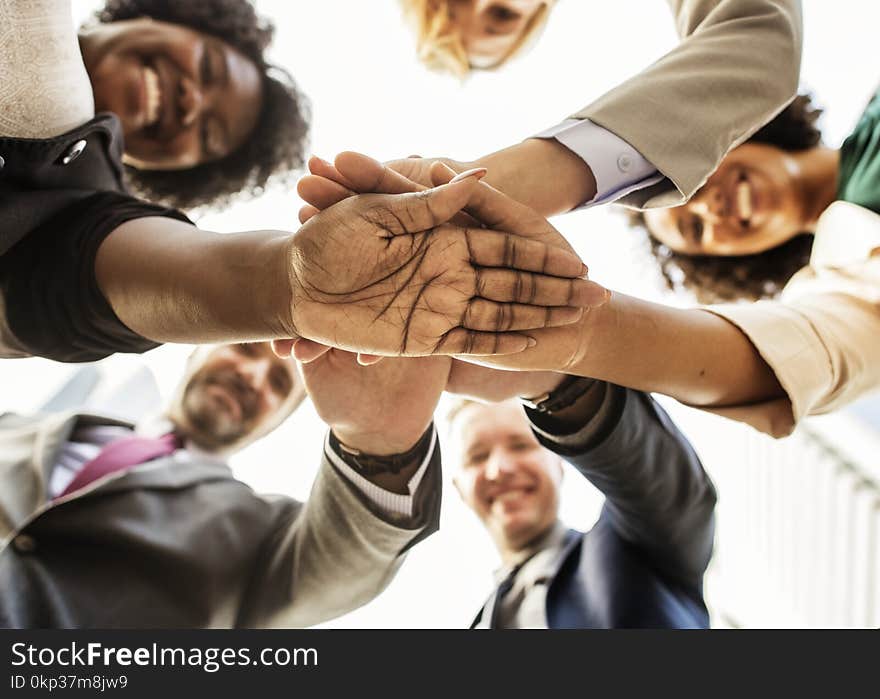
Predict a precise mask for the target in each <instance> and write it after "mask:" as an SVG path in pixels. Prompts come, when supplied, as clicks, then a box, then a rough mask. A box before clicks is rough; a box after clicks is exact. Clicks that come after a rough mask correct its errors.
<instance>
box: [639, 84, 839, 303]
mask: <svg viewBox="0 0 880 699" xmlns="http://www.w3.org/2000/svg"><path fill="white" fill-rule="evenodd" d="M821 113H822V110H821V109H818V108H817V107H816V106H815V105H814V104H813V101H812V98H811V97H810V96H809V95H799V96H798V97H796V98H795V99H794V101H793V102H792V103H791V104H790V105H789V106H788V107H786V108H785V109H783V110H782V112H780V113H779V115H778V116H777V117H776V118H775V119H773V121H771V122H770V123H769V124H767V125H766V126H764V127H763V128H762V129H760V130H759V131H757V132H756V133H755V134H754V135H753V136H752V137H751V138H750V139H749V140H748V141H747V143H748V144H763V145H764V146H767V147H769V149H768V148H763V149H758V150H757V151H754V150H750V149H748V148H746V151H747V153H757V156H756V157H757V158H759V159H760V158H761V156H764V157H765V158H770V159H771V161H772V159H773V158H774V157H775V155H777V154H778V155H779V156H780V157H781V155H782V153H792V154H800V155H801V156H806V157H810V155H811V154H814V155H818V156H819V157H823V156H827V155H828V153H829V151H828V150H827V149H823V148H821V147H820V141H821V137H822V134H821V132H820V130H819V129H818V127H817V126H816V121H817V120H818V118H819V116H820V115H821ZM741 152H742V151H741ZM734 157H735V156H734ZM757 162H758V163H760V162H761V160H757ZM724 167H725V166H724V164H723V163H722V170H721V171H720V172H721V174H718V173H716V174H714V175H712V177H710V178H709V181H708V182H707V184H706V185H705V187H704V188H703V189H701V190H700V191H699V192H698V193H697V194H696V195H695V196H694V198H693V199H691V201H690V202H689V203H688V204H685V205H684V206H680V207H676V208H673V209H666V210H661V211H652V212H642V211H633V212H631V213H630V221H631V223H632V224H633V225H635V226H638V227H642V228H645V229H646V230H648V231H649V232H653V231H656V235H648V240H649V241H650V246H651V252H652V253H653V255H654V258H655V259H656V260H657V262H658V263H659V264H660V270H661V272H662V274H663V278H664V280H665V281H666V285H667V286H668V287H669V288H670V289H672V290H676V289H684V290H687V291H689V292H691V293H693V294H694V296H695V297H696V298H697V300H698V301H699V302H700V303H719V302H725V301H734V300H737V299H743V300H748V301H755V300H758V299H761V298H773V297H775V296H777V295H778V294H779V293H780V292H781V291H782V288H783V287H784V286H785V284H786V283H787V282H788V280H789V279H791V277H792V276H793V275H794V274H795V272H797V271H798V270H799V269H801V268H802V267H805V266H806V265H807V263H808V262H809V260H810V251H811V250H812V247H813V236H812V234H811V228H812V227H813V226H814V225H815V220H814V219H815V217H816V214H815V213H813V214H809V215H808V216H806V218H807V219H812V223H811V220H803V217H798V218H797V220H789V221H788V225H787V227H786V231H788V236H789V237H788V238H787V239H784V240H782V242H781V243H780V244H778V245H775V246H771V247H767V248H766V249H764V250H760V251H757V250H756V251H751V252H749V253H748V254H737V252H738V250H740V249H743V247H742V246H743V245H745V244H747V243H748V235H749V228H752V229H754V228H755V225H754V223H755V222H756V221H757V222H759V223H760V222H761V220H762V219H763V220H765V221H767V224H773V223H774V222H775V221H776V220H777V219H778V216H775V215H774V216H772V217H770V216H769V213H765V214H764V215H763V217H762V214H761V212H760V211H751V212H749V213H751V214H752V217H751V219H752V220H749V219H746V218H743V217H741V216H739V213H740V212H739V210H738V208H736V207H734V206H733V205H732V204H733V199H734V198H736V197H735V195H736V194H738V193H739V192H740V190H742V189H744V184H743V183H745V185H748V184H749V183H748V179H743V175H744V174H745V173H746V172H747V168H748V164H747V163H746V164H744V165H743V166H742V167H741V168H740V171H739V172H740V174H739V177H738V179H737V181H736V182H735V183H734V189H735V190H736V192H729V194H730V196H729V197H727V198H726V197H725V196H723V195H724V192H723V190H722V189H719V188H718V187H716V183H718V182H722V181H723V169H724ZM745 176H746V178H747V177H748V175H747V174H745ZM832 179H833V173H832ZM764 181H766V180H765V179H763V178H762V179H760V180H757V182H758V183H759V184H760V183H761V182H764ZM832 184H833V182H832ZM826 189H827V188H826ZM784 199H786V200H787V198H784ZM826 199H827V197H826ZM765 201H769V199H768V198H765ZM823 202H824V205H825V206H827V204H828V203H830V200H828V201H826V200H824V199H823ZM825 206H822V209H824V208H825ZM818 213H821V211H819V212H818ZM725 215H728V216H732V217H733V218H735V219H736V221H735V225H734V226H733V227H732V228H730V229H729V230H730V231H731V233H730V235H728V233H727V230H725V229H723V228H719V229H718V230H719V231H720V236H719V238H720V239H719V240H717V241H716V240H715V236H714V234H715V232H716V228H718V227H717V226H716V225H715V224H716V223H717V222H718V221H719V220H721V219H723V217H724V216H725ZM789 218H790V219H791V218H792V217H789ZM747 220H748V221H749V225H748V226H744V225H743V222H744V221H747ZM695 225H696V226H697V229H696V230H695V229H694V226H695ZM672 227H674V229H675V230H672V231H670V228H672ZM734 229H735V230H734ZM682 231H684V235H685V236H689V238H690V239H693V238H694V237H695V236H697V235H699V243H700V247H699V248H687V249H685V247H684V246H685V241H684V240H683V239H682V240H679V238H680V237H681V236H682V235H683V234H682ZM676 232H677V233H678V237H676ZM710 234H711V235H712V236H713V237H712V240H711V241H710V240H709V236H710ZM658 236H659V237H658ZM721 238H723V239H721ZM692 242H696V241H693V240H692ZM725 246H726V247H725ZM692 249H693V250H694V251H692ZM722 249H723V250H725V251H727V252H726V253H722V252H720V251H721V250H722Z"/></svg>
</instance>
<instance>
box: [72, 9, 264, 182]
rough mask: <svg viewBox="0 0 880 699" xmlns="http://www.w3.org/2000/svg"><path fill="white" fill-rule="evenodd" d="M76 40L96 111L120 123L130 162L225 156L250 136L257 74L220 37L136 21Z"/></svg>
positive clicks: (186, 164)
mask: <svg viewBox="0 0 880 699" xmlns="http://www.w3.org/2000/svg"><path fill="white" fill-rule="evenodd" d="M80 41H81V46H82V49H83V57H84V59H85V63H86V69H87V70H88V73H89V78H90V80H91V83H92V90H93V92H94V95H95V108H96V110H97V111H110V112H114V113H115V114H116V115H117V116H118V117H119V119H120V121H121V122H122V128H123V133H124V135H125V159H126V162H127V163H128V164H131V165H134V166H135V167H138V168H141V169H150V170H181V169H186V168H190V167H195V166H196V165H199V164H201V163H204V162H210V161H214V160H219V159H221V158H223V157H225V156H226V155H229V154H230V153H232V152H233V151H235V150H236V149H237V148H238V147H239V146H241V145H242V144H243V143H244V142H245V140H246V139H247V138H248V136H249V135H250V134H251V131H252V130H253V128H254V125H255V124H256V122H257V118H258V116H259V113H260V108H261V105H262V78H261V75H260V72H259V70H258V69H257V66H256V65H255V64H254V63H253V61H251V60H250V59H248V58H247V57H246V56H244V55H243V54H242V53H241V52H239V51H238V50H236V49H235V48H233V47H232V46H230V45H228V44H226V43H224V42H223V41H221V40H220V39H217V38H215V37H213V36H210V35H208V34H203V33H201V32H198V31H195V30H193V29H190V28H188V27H185V26H182V25H178V24H169V23H167V22H159V21H155V20H151V19H147V18H139V19H133V20H125V21H120V22H111V23H109V24H101V25H98V26H97V27H96V28H94V29H93V30H90V31H89V32H88V33H86V34H84V35H82V36H81V39H80Z"/></svg>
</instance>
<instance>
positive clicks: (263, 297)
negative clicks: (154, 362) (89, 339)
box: [95, 218, 293, 343]
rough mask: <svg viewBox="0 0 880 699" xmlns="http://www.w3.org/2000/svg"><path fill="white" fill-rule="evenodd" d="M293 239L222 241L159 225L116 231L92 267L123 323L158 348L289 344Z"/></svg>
mask: <svg viewBox="0 0 880 699" xmlns="http://www.w3.org/2000/svg"><path fill="white" fill-rule="evenodd" d="M289 238H290V236H289V234H287V233H282V232H278V231H256V232H249V233H238V234H229V235H218V234H216V233H210V232H206V231H201V230H199V229H198V228H195V227H194V226H190V225H187V224H184V223H181V222H177V221H171V220H169V219H160V218H141V219H136V220H133V221H129V222H127V223H125V224H123V225H121V226H119V228H117V229H116V230H115V231H114V232H113V233H112V234H110V236H108V237H107V239H106V240H105V241H104V242H103V243H102V244H101V247H100V248H99V250H98V255H97V258H96V261H95V274H96V278H97V281H98V285H99V287H100V288H101V291H102V293H103V294H104V296H105V297H106V298H107V301H108V302H109V303H110V305H111V306H112V307H113V310H114V312H115V313H116V314H117V315H118V316H119V318H120V320H121V321H122V322H123V323H125V325H127V326H128V327H129V328H131V329H132V330H133V331H135V332H137V333H139V334H140V335H143V336H144V337H147V338H149V339H151V340H155V341H158V342H183V343H211V342H235V341H245V340H265V339H274V338H281V337H289V336H291V334H292V332H293V331H292V326H291V322H290V309H291V303H292V302H291V295H290V281H289V277H288V241H289Z"/></svg>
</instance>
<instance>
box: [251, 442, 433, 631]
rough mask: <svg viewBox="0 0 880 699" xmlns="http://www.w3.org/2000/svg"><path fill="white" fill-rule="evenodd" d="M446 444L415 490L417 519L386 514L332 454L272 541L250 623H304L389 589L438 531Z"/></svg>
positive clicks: (332, 614)
mask: <svg viewBox="0 0 880 699" xmlns="http://www.w3.org/2000/svg"><path fill="white" fill-rule="evenodd" d="M440 494H441V484H440V448H439V445H438V442H437V440H434V442H433V451H432V453H431V455H430V464H429V466H428V469H427V471H426V472H425V475H424V476H423V477H422V480H421V483H420V484H419V487H418V490H417V491H416V493H415V494H414V496H413V497H414V503H415V505H414V511H413V515H412V517H410V518H397V519H394V518H392V517H389V516H385V515H382V514H380V513H379V512H378V511H377V509H376V508H375V507H373V506H371V505H370V503H369V502H368V501H367V500H366V498H364V496H363V495H361V494H360V493H359V492H358V490H357V488H356V487H355V486H353V485H352V484H351V482H350V481H349V480H348V479H346V478H345V477H344V476H342V475H341V474H340V473H339V472H338V471H337V470H336V469H335V468H334V467H333V466H332V464H331V463H330V460H329V459H328V457H327V455H326V454H325V455H324V458H323V462H322V464H321V470H320V471H319V472H318V476H317V478H316V479H315V483H314V485H313V487H312V492H311V494H310V495H309V499H308V501H307V502H306V504H305V505H304V506H303V508H302V510H301V511H300V512H299V513H297V514H296V515H295V516H294V519H293V520H292V521H291V522H289V523H288V524H287V525H286V526H284V527H282V528H281V529H280V530H279V532H278V535H277V536H276V537H274V538H273V540H272V541H270V542H269V543H268V544H267V551H268V552H269V556H268V557H267V559H266V568H265V571H263V572H262V573H261V574H260V575H259V576H258V580H257V581H256V583H255V586H254V589H253V590H252V592H251V595H250V596H251V598H252V600H256V601H257V603H256V604H254V605H253V606H252V607H251V611H250V612H249V613H248V614H247V618H245V619H244V620H243V625H245V626H250V627H270V628H271V627H276V628H280V627H284V628H292V627H303V626H313V625H315V624H319V623H321V622H323V621H327V620H329V619H333V618H335V617H338V616H341V615H342V614H345V613H347V612H350V611H352V610H353V609H357V608H358V607H360V606H362V605H364V604H366V603H367V602H369V601H370V600H372V599H373V598H375V597H376V595H378V594H379V593H380V592H382V590H384V589H385V588H386V587H387V586H388V583H389V582H391V579H392V578H393V577H394V575H395V573H396V572H397V569H398V568H399V567H400V565H401V564H402V563H403V560H404V557H405V553H406V551H407V550H408V549H409V547H411V546H412V545H414V544H415V543H416V542H417V541H419V540H421V539H422V538H424V537H426V536H427V535H429V534H431V533H432V532H434V531H436V529H437V527H438V525H439V512H440Z"/></svg>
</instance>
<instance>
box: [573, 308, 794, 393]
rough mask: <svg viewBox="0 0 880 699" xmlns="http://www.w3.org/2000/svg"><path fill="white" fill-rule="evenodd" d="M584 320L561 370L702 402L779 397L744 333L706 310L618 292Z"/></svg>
mask: <svg viewBox="0 0 880 699" xmlns="http://www.w3.org/2000/svg"><path fill="white" fill-rule="evenodd" d="M582 325H583V331H582V333H581V336H580V347H579V348H578V351H577V354H576V355H575V357H574V358H573V360H572V363H571V364H570V365H569V366H568V367H566V368H565V369H563V370H564V371H566V372H568V373H572V374H577V375H580V376H591V377H593V378H598V379H603V380H606V381H610V382H612V383H616V384H620V385H622V386H628V387H630V388H635V389H638V390H641V391H648V392H656V393H663V394H665V395H668V396H671V397H673V398H676V399H677V400H680V401H682V402H684V403H688V404H691V405H696V406H701V407H710V406H712V407H719V406H726V405H739V404H746V403H752V402H756V401H760V400H767V399H770V398H776V397H782V396H784V392H783V390H782V387H781V386H780V385H779V382H778V381H777V379H776V376H775V375H774V373H773V372H772V371H771V369H770V367H769V366H767V364H766V363H765V362H764V360H763V359H762V358H761V356H760V354H759V353H758V351H757V350H756V349H755V347H754V346H753V345H752V343H751V342H750V341H749V340H748V338H747V337H746V336H745V335H744V334H743V333H742V332H741V331H740V330H738V329H737V328H736V327H735V326H734V325H733V324H731V323H729V322H727V321H726V320H724V319H722V318H720V317H718V316H715V315H713V314H711V313H707V312H705V311H702V310H699V309H678V308H670V307H667V306H662V305H659V304H655V303H650V302H647V301H642V300H640V299H635V298H632V297H628V296H625V295H623V294H615V295H614V297H613V298H612V300H611V301H610V302H609V303H608V304H606V305H605V306H603V307H600V308H599V309H595V310H593V311H590V312H589V313H588V314H587V315H586V316H585V319H584V320H583V321H582Z"/></svg>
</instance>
